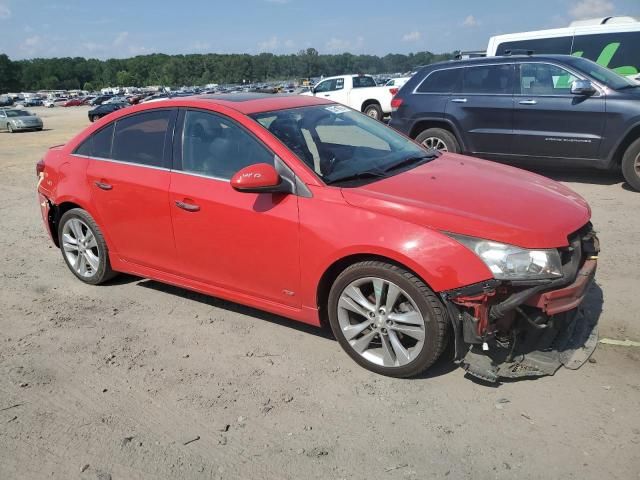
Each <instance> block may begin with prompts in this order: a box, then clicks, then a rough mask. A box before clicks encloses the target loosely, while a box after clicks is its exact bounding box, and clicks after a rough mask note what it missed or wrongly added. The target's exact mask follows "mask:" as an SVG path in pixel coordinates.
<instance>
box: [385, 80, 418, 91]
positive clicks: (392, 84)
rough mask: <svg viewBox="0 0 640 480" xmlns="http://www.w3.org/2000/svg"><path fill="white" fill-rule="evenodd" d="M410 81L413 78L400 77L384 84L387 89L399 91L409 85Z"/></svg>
mask: <svg viewBox="0 0 640 480" xmlns="http://www.w3.org/2000/svg"><path fill="white" fill-rule="evenodd" d="M409 80H411V77H398V78H392V79H391V80H389V81H388V82H387V83H385V84H384V86H385V87H395V88H397V89H398V90H400V89H401V88H402V86H403V85H404V84H405V83H407V82H408V81H409Z"/></svg>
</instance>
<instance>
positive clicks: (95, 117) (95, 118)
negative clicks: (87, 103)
mask: <svg viewBox="0 0 640 480" xmlns="http://www.w3.org/2000/svg"><path fill="white" fill-rule="evenodd" d="M97 119H98V117H97V116H96V115H89V121H90V122H91V123H93V122H95V121H96V120H97Z"/></svg>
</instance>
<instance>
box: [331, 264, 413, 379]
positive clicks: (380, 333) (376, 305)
mask: <svg viewBox="0 0 640 480" xmlns="http://www.w3.org/2000/svg"><path fill="white" fill-rule="evenodd" d="M338 322H339V324H340V329H341V330H342V334H343V335H344V337H345V338H346V340H347V341H348V342H349V345H351V348H353V350H354V351H356V352H357V353H358V354H359V355H361V356H362V357H364V358H365V359H366V360H368V361H369V362H371V363H375V364H376V365H380V366H383V367H400V366H403V365H406V364H408V363H410V362H411V361H413V360H415V359H416V357H417V356H418V355H420V352H421V351H422V349H423V347H424V338H425V324H424V318H423V317H422V313H420V310H419V309H418V307H417V306H416V304H415V302H414V301H413V299H412V298H411V297H410V296H409V294H408V293H407V292H405V291H404V290H402V289H401V288H400V287H398V286H397V285H396V284H394V283H392V282H390V281H388V280H384V279H382V278H377V277H365V278H360V279H358V280H355V281H353V282H351V283H350V284H349V285H348V286H347V287H346V288H345V289H344V290H343V291H342V293H341V294H340V300H339V301H338Z"/></svg>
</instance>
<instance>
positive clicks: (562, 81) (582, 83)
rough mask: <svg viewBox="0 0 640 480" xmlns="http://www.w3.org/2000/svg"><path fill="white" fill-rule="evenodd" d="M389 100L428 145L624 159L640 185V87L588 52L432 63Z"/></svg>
mask: <svg viewBox="0 0 640 480" xmlns="http://www.w3.org/2000/svg"><path fill="white" fill-rule="evenodd" d="M392 104H393V108H394V113H393V115H392V118H391V122H390V125H391V126H392V127H394V128H395V129H397V130H399V131H400V132H402V133H405V134H406V135H408V136H410V137H411V138H414V139H416V140H417V141H418V142H419V143H421V144H423V145H424V146H426V147H429V148H436V149H439V150H441V151H450V152H462V153H467V154H470V155H474V156H478V157H482V158H488V159H492V160H498V161H503V162H513V163H520V164H523V165H529V166H531V165H533V166H535V165H551V166H557V167H572V166H573V167H575V166H583V167H584V166H587V167H595V168H601V169H615V168H622V173H623V174H624V178H625V179H626V181H627V182H628V183H629V185H631V186H632V187H633V188H634V189H636V190H640V86H638V85H637V84H635V83H634V82H633V81H631V80H629V79H627V78H625V77H623V76H621V75H618V74H617V73H615V72H613V71H611V70H609V69H607V68H605V67H602V66H600V65H598V64H597V63H595V62H592V61H591V60H587V59H584V58H580V57H576V56H570V55H533V56H532V55H512V56H502V57H491V58H476V59H471V60H460V61H451V62H444V63H438V64H433V65H430V66H428V67H425V68H423V69H422V70H420V72H418V73H417V74H416V75H415V76H414V77H413V78H412V79H411V80H409V81H408V82H407V83H406V84H405V85H404V87H402V89H401V90H400V92H398V94H397V95H396V96H395V97H394V99H393V102H392Z"/></svg>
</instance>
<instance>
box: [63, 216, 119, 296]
mask: <svg viewBox="0 0 640 480" xmlns="http://www.w3.org/2000/svg"><path fill="white" fill-rule="evenodd" d="M72 219H79V220H81V221H82V222H83V223H84V224H85V225H86V226H87V227H88V228H89V229H90V230H91V233H92V234H93V236H94V237H95V239H96V243H97V252H98V255H97V256H98V268H97V269H96V270H95V271H94V273H93V274H92V275H91V276H82V275H80V274H79V273H78V272H77V271H76V269H75V268H74V266H73V265H72V264H71V263H70V261H69V259H68V258H67V254H66V253H65V249H64V246H63V245H64V242H63V232H64V229H65V225H66V224H67V222H69V221H70V220H72ZM58 241H59V245H60V251H61V252H62V258H64V262H65V263H66V264H67V267H69V270H71V272H72V273H73V274H74V275H75V276H76V277H77V278H78V279H80V280H82V281H83V282H85V283H88V284H90V285H99V284H101V283H104V282H106V281H107V280H110V279H112V278H113V277H115V276H116V275H117V272H114V271H113V270H112V269H111V263H110V261H109V250H108V248H107V243H106V242H105V240H104V236H103V235H102V232H101V231H100V228H99V227H98V225H97V224H96V222H95V220H94V219H93V218H92V217H91V215H89V214H88V213H87V212H86V211H85V210H83V209H81V208H73V209H71V210H69V211H67V212H65V213H64V215H62V218H61V219H60V223H59V226H58Z"/></svg>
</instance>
